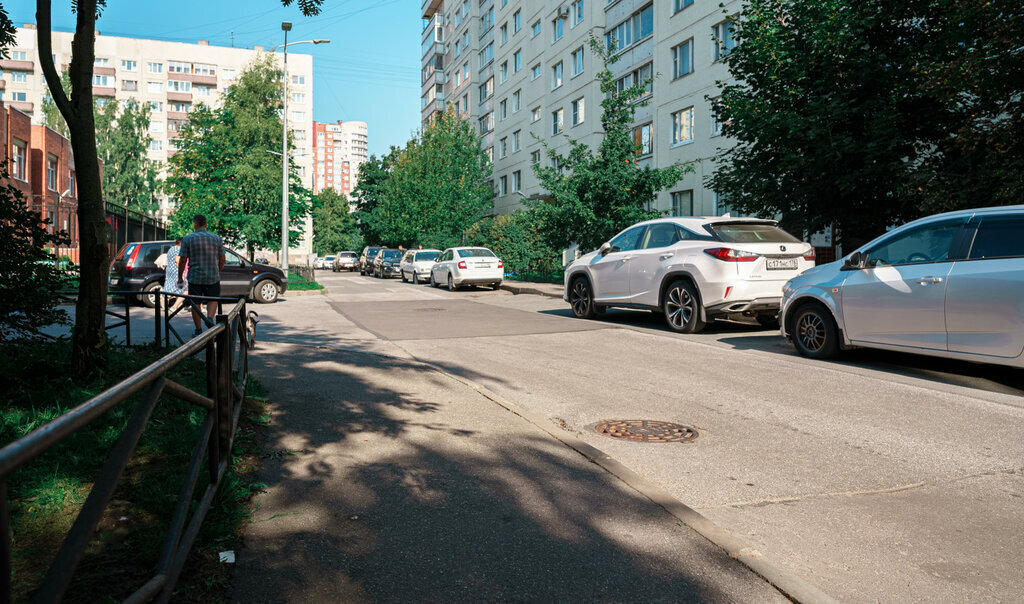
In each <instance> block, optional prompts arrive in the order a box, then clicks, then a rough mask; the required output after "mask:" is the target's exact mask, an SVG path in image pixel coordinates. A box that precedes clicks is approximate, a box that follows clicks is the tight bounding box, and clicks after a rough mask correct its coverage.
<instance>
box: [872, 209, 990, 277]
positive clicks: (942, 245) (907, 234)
mask: <svg viewBox="0 0 1024 604" xmlns="http://www.w3.org/2000/svg"><path fill="white" fill-rule="evenodd" d="M962 225H963V220H946V221H943V222H938V223H933V224H928V225H924V226H921V227H918V228H916V229H912V230H909V231H904V232H902V233H900V234H898V235H895V236H893V237H889V238H888V239H885V240H884V241H882V243H881V244H880V245H878V246H876V247H875V248H874V249H871V250H868V251H867V252H866V253H865V255H866V257H867V265H868V266H871V267H874V266H879V265H900V264H921V263H925V262H945V261H946V260H948V259H949V248H950V246H951V245H952V243H953V237H955V236H956V234H957V233H958V232H959V231H960V227H961V226H962ZM979 234H980V233H979Z"/></svg>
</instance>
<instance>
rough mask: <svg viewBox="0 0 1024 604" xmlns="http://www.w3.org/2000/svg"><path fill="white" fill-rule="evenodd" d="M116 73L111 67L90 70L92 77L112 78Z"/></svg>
mask: <svg viewBox="0 0 1024 604" xmlns="http://www.w3.org/2000/svg"><path fill="white" fill-rule="evenodd" d="M116 73H117V72H116V71H114V68H113V67H93V68H92V75H105V76H112V75H116Z"/></svg>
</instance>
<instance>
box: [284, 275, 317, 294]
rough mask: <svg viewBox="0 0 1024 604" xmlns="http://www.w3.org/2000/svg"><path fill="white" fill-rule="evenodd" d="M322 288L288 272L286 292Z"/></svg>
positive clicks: (313, 282) (314, 282)
mask: <svg viewBox="0 0 1024 604" xmlns="http://www.w3.org/2000/svg"><path fill="white" fill-rule="evenodd" d="M323 288H324V286H323V285H320V284H319V283H317V282H316V281H311V280H309V279H307V278H305V277H303V276H302V275H300V274H298V273H295V272H292V271H288V290H289V291H310V290H315V289H323Z"/></svg>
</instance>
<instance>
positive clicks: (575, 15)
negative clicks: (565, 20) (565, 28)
mask: <svg viewBox="0 0 1024 604" xmlns="http://www.w3.org/2000/svg"><path fill="white" fill-rule="evenodd" d="M582 22H583V0H576V2H573V3H572V24H573V26H576V25H578V24H579V23H582Z"/></svg>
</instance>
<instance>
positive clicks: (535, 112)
mask: <svg viewBox="0 0 1024 604" xmlns="http://www.w3.org/2000/svg"><path fill="white" fill-rule="evenodd" d="M530 117H531V121H534V122H536V121H537V120H539V119H540V107H534V108H533V111H531V112H530Z"/></svg>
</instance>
